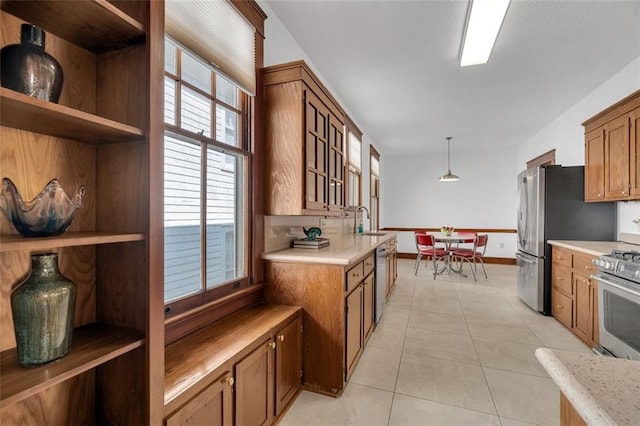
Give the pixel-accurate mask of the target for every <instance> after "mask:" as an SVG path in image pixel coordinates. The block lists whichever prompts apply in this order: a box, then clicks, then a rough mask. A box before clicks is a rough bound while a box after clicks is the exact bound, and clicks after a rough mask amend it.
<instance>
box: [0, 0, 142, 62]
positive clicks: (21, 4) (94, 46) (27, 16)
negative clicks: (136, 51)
mask: <svg viewBox="0 0 640 426" xmlns="http://www.w3.org/2000/svg"><path fill="white" fill-rule="evenodd" d="M33 3H34V2H25V1H23V0H2V2H1V3H0V4H1V7H2V9H3V10H5V11H6V12H9V13H11V14H12V15H14V16H17V17H18V18H20V19H22V20H24V21H26V22H28V23H30V24H34V25H37V26H39V27H41V28H42V29H44V30H45V31H48V32H51V33H52V34H55V35H56V36H58V37H60V38H63V39H65V40H67V41H70V42H71V43H73V44H76V45H78V46H82V47H83V48H85V49H87V50H90V51H91V52H94V53H103V52H106V51H109V50H115V49H119V48H122V47H126V46H130V45H132V44H136V43H139V42H141V41H143V40H144V37H145V32H144V26H143V25H142V24H141V23H140V22H138V21H136V20H135V19H133V18H131V17H130V16H128V15H127V14H126V13H124V12H122V11H121V10H120V9H118V8H117V7H115V6H114V5H112V4H111V3H109V2H108V1H106V0H91V1H61V2H51V1H39V2H37V3H38V6H37V7H34V5H33Z"/></svg>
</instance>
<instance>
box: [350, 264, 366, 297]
mask: <svg viewBox="0 0 640 426" xmlns="http://www.w3.org/2000/svg"><path fill="white" fill-rule="evenodd" d="M363 278H364V262H359V263H357V264H356V266H354V267H353V268H351V269H349V270H348V271H347V288H346V290H347V293H350V292H351V290H353V289H354V288H356V287H357V286H358V284H360V282H362V279H363Z"/></svg>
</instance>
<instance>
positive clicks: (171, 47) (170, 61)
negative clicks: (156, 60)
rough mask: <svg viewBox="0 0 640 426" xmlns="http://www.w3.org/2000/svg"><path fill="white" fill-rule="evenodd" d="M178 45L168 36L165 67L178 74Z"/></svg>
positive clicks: (165, 41)
mask: <svg viewBox="0 0 640 426" xmlns="http://www.w3.org/2000/svg"><path fill="white" fill-rule="evenodd" d="M176 53H177V49H176V45H175V44H174V43H173V42H172V41H171V40H169V39H168V38H165V39H164V69H165V70H166V71H168V72H170V73H171V74H173V75H176V73H177V71H176V69H177V68H176Z"/></svg>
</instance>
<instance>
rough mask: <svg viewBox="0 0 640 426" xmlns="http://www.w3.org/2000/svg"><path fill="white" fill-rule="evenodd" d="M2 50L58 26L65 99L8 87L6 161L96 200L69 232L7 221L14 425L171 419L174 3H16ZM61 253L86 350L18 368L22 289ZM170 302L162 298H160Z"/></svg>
mask: <svg viewBox="0 0 640 426" xmlns="http://www.w3.org/2000/svg"><path fill="white" fill-rule="evenodd" d="M0 7H1V9H2V12H0V13H1V16H0V20H1V21H2V32H1V34H0V47H4V46H7V45H10V44H16V43H19V42H20V25H21V24H22V23H24V22H28V23H31V24H34V25H37V26H40V27H41V28H42V29H43V30H44V31H45V32H46V50H47V52H48V53H50V54H51V55H52V56H53V57H55V58H56V59H57V60H58V62H59V63H60V64H61V66H62V69H63V72H64V85H63V88H62V94H61V97H60V100H59V103H57V104H55V103H50V102H45V101H41V100H39V99H36V98H32V97H29V96H26V95H24V94H21V93H17V92H13V91H12V90H9V89H6V88H0V125H1V127H0V140H1V141H2V143H1V144H0V168H1V169H2V173H3V177H4V176H6V177H9V178H10V179H11V180H13V182H14V183H15V184H16V186H17V187H18V189H19V191H20V193H21V195H22V197H23V198H24V199H27V200H30V199H32V198H34V197H35V196H36V195H37V194H38V193H39V192H40V191H41V190H42V189H43V188H44V187H45V185H46V183H47V182H48V181H49V180H50V179H52V178H58V179H59V180H60V182H61V183H62V185H63V187H64V189H65V191H67V192H68V193H71V194H72V193H73V192H74V191H75V190H76V189H77V188H78V187H79V186H81V185H85V186H86V195H85V197H84V199H83V205H82V208H81V209H80V210H79V211H78V213H77V215H76V217H75V218H74V221H73V223H72V224H71V227H70V228H69V230H68V232H67V233H65V234H63V235H61V236H58V237H48V238H35V239H34V238H22V237H19V236H17V234H16V231H15V230H14V229H13V227H12V225H11V224H10V223H9V222H8V221H7V220H6V219H5V218H4V216H3V215H1V216H2V217H1V218H0V247H1V248H0V263H1V264H2V265H4V266H3V268H2V274H1V277H0V351H1V354H0V359H1V365H0V382H1V384H0V423H2V424H159V423H161V422H162V419H163V417H164V412H163V408H162V407H163V404H162V397H163V395H162V384H163V376H162V366H163V361H164V358H163V353H164V351H163V348H164V321H163V319H164V315H163V306H162V298H163V294H162V292H163V285H162V281H163V276H162V266H161V265H162V244H161V243H158V241H161V239H162V226H163V225H162V217H161V216H162V215H161V214H158V213H159V212H160V211H161V209H162V193H163V182H162V174H161V170H160V169H159V168H158V165H160V164H162V143H161V141H162V139H161V138H162V120H163V111H162V103H161V102H157V100H156V97H157V95H156V93H157V92H159V91H162V87H163V71H162V70H163V63H162V51H163V48H164V47H163V46H164V39H163V33H164V31H163V28H164V20H163V16H164V3H163V2H162V1H157V2H156V1H153V2H148V1H129V2H121V1H113V2H108V1H103V0H93V1H89V0H88V1H79V2H69V1H47V2H35V1H2V2H1V3H0ZM36 251H38V252H40V251H47V252H57V253H58V255H59V264H60V269H61V272H62V273H63V274H64V275H65V276H66V277H68V278H69V279H71V280H72V281H73V282H74V283H75V284H76V288H77V299H76V309H75V318H74V327H76V328H75V330H74V336H73V345H72V348H71V351H70V353H69V354H68V355H67V356H65V357H64V358H62V359H60V360H58V361H56V362H54V363H51V364H46V365H43V366H40V367H37V368H31V369H26V368H22V367H20V366H19V365H18V364H17V361H16V341H15V338H14V331H13V320H12V316H11V308H10V294H11V291H12V287H13V286H14V285H16V284H17V283H19V282H20V281H22V280H23V279H24V277H25V276H26V275H28V274H29V267H30V255H31V254H32V253H33V252H36ZM158 301H159V302H160V303H158Z"/></svg>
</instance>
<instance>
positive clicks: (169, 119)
mask: <svg viewBox="0 0 640 426" xmlns="http://www.w3.org/2000/svg"><path fill="white" fill-rule="evenodd" d="M164 122H165V123H167V124H173V125H174V126H175V125H176V82H175V80H174V79H172V78H170V77H166V76H165V78H164Z"/></svg>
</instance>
